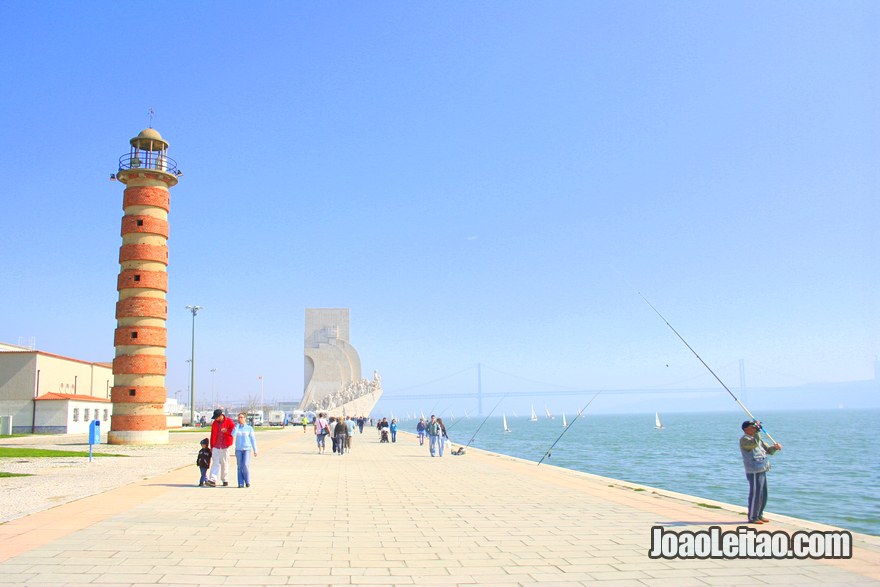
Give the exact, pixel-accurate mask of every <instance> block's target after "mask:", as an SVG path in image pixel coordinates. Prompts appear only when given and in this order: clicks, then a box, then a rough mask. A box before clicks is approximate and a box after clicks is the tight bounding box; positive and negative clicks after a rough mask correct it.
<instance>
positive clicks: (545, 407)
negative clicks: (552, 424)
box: [544, 405, 554, 420]
mask: <svg viewBox="0 0 880 587" xmlns="http://www.w3.org/2000/svg"><path fill="white" fill-rule="evenodd" d="M544 411H545V412H547V418H549V419H550V420H553V419H554V418H553V414H551V413H550V410H548V409H547V406H546V405H545V406H544Z"/></svg>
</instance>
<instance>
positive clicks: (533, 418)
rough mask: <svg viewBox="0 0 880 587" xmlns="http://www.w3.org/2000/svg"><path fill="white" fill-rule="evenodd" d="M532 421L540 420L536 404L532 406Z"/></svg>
mask: <svg viewBox="0 0 880 587" xmlns="http://www.w3.org/2000/svg"><path fill="white" fill-rule="evenodd" d="M529 420H531V421H532V422H537V421H538V414H536V413H535V406H532V417H531V418H529Z"/></svg>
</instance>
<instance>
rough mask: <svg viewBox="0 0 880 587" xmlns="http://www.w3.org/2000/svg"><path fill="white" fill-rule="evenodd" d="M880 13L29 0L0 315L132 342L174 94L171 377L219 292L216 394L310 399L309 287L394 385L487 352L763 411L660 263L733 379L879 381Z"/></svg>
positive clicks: (556, 386)
mask: <svg viewBox="0 0 880 587" xmlns="http://www.w3.org/2000/svg"><path fill="white" fill-rule="evenodd" d="M878 30H880V4H878V3H877V2H873V1H866V2H855V1H852V2H851V1H843V2H800V1H798V2H774V3H765V2H745V3H744V2H662V1H657V2H654V1H644V2H610V1H609V2H589V1H576V2H561V1H560V2H348V3H343V2H280V1H279V2H247V3H245V2H213V3H211V4H210V6H209V5H207V4H202V3H181V2H150V3H147V4H137V3H120V2H88V3H76V4H71V3H67V2H36V3H35V2H12V1H8V2H2V3H0V51H2V54H3V56H4V57H3V59H2V60H0V80H2V87H3V93H2V95H3V102H2V104H3V107H2V108H0V128H2V131H3V132H2V144H3V152H2V156H0V173H2V177H3V184H2V188H0V189H2V192H3V194H2V202H3V214H2V215H0V227H2V241H0V243H2V244H0V260H2V281H0V295H2V300H3V303H2V307H0V340H2V341H5V342H10V343H13V344H15V343H18V342H20V341H21V342H24V343H25V344H27V343H28V341H29V340H31V338H33V339H35V341H36V347H37V348H38V349H40V350H44V351H47V352H52V353H57V354H62V355H66V356H73V357H77V358H81V359H84V360H90V361H110V360H111V359H112V357H113V352H114V349H113V330H114V328H115V325H116V324H115V318H114V311H115V310H114V307H115V302H116V299H117V292H116V289H115V287H116V276H117V273H118V269H119V267H118V263H117V255H118V249H119V245H120V244H121V239H120V236H119V224H120V218H121V216H122V208H121V203H122V190H123V187H124V186H122V185H121V184H119V183H113V182H109V181H108V179H107V178H108V177H109V175H110V173H112V172H115V171H116V168H117V162H118V158H119V156H120V155H123V154H125V153H127V152H128V149H129V144H128V140H129V139H130V138H131V137H133V136H135V135H136V134H137V133H138V132H139V131H140V130H142V129H143V128H146V127H147V126H149V125H150V118H149V116H148V111H149V109H150V108H153V109H154V111H155V117H154V119H153V120H152V125H153V127H154V128H156V129H157V130H158V131H159V132H161V133H162V135H163V137H164V138H165V139H166V140H168V141H169V143H170V145H171V146H170V150H169V154H170V156H171V157H173V158H174V159H176V160H177V161H178V163H179V166H180V169H181V170H182V171H183V172H184V174H185V175H184V176H183V178H181V181H180V184H179V185H178V186H176V187H174V188H173V189H172V199H171V215H170V223H171V238H170V240H169V248H170V265H169V280H170V290H169V293H168V300H169V309H170V316H169V320H168V324H167V325H168V329H169V346H168V358H169V373H168V377H167V387H168V391H169V395H170V396H171V397H173V396H174V394H175V392H177V391H178V390H182V391H181V395H182V396H185V395H186V390H187V385H188V377H189V376H188V365H187V362H186V360H187V359H188V358H189V355H190V335H191V326H192V316H191V314H189V312H188V311H187V310H186V309H185V306H186V305H188V304H198V305H200V306H203V307H204V310H203V311H202V312H201V313H200V314H199V315H198V317H197V319H196V390H197V396H199V397H203V398H204V397H207V395H209V394H210V391H211V386H212V375H211V373H210V369H212V368H214V369H216V373H215V374H214V376H213V386H214V393H215V395H217V396H218V397H220V398H221V399H222V400H223V401H226V402H229V401H232V400H239V399H244V398H246V397H247V396H257V395H259V393H260V383H259V381H258V376H260V375H262V376H263V377H264V379H263V385H264V388H263V393H264V397H265V399H266V400H267V401H269V400H272V399H276V400H298V399H299V398H300V397H301V396H302V391H303V328H304V311H305V308H308V307H347V308H350V309H351V333H352V344H353V345H354V347H355V348H356V349H357V350H358V352H359V354H360V357H361V360H362V364H363V369H364V374H365V375H367V376H370V375H371V374H372V372H373V370H374V369H378V371H379V372H380V374H381V375H382V381H383V386H384V389H385V394H386V398H387V399H386V400H383V402H382V403H380V406H381V407H382V409H387V408H390V409H394V410H398V413H400V412H402V411H404V410H405V409H409V407H410V406H409V405H408V404H406V402H402V401H400V400H393V399H392V398H394V397H400V396H401V395H408V394H438V393H445V392H449V393H451V392H455V391H475V389H476V387H477V367H476V365H478V364H480V365H482V368H481V372H480V373H481V376H482V377H481V383H482V388H483V391H486V392H502V391H513V390H518V391H524V390H525V391H541V390H543V391H547V390H598V389H608V390H615V389H632V388H648V389H652V390H663V389H674V388H683V387H684V388H690V387H696V388H713V387H714V388H716V389H719V390H721V391H720V393H721V396H720V398H721V399H718V396H713V397H715V399H716V400H718V401H719V402H720V401H724V402H726V403H725V405H726V406H727V405H728V404H729V405H731V406H733V407H734V408H735V406H734V405H733V403H732V401H730V400H729V397H725V396H726V393H725V392H724V391H723V389H721V388H720V386H719V385H718V384H717V383H716V382H715V381H714V379H713V378H712V377H711V375H710V374H709V373H708V371H707V370H706V368H705V367H703V365H701V364H700V362H699V361H698V360H697V359H696V358H695V357H694V356H693V355H692V354H691V353H690V351H688V350H687V348H686V347H685V345H683V344H682V343H681V341H679V340H678V338H677V337H676V336H675V334H674V333H673V332H672V331H671V330H670V329H669V328H668V327H667V326H666V324H664V323H663V321H662V320H661V319H660V318H659V317H658V316H657V315H656V314H655V313H654V312H653V310H651V308H650V307H649V306H648V305H647V304H646V303H645V302H644V300H642V298H641V297H640V296H639V293H638V292H641V293H642V294H643V295H644V296H645V297H646V298H647V299H648V300H650V302H651V303H652V304H653V305H655V306H656V307H657V309H658V310H659V311H660V312H661V313H662V314H663V315H664V316H665V318H666V319H667V320H668V321H669V322H670V324H672V325H673V326H674V327H675V328H676V330H678V331H679V332H680V333H681V335H682V336H683V337H684V338H685V339H686V340H687V341H688V342H689V343H690V344H691V346H692V347H693V348H694V349H695V350H696V351H697V352H698V353H699V354H700V356H701V357H702V358H703V359H704V360H705V361H706V362H707V363H708V364H709V365H710V366H712V367H713V369H715V370H716V372H717V373H718V374H719V376H720V377H721V378H722V380H724V381H725V382H726V383H727V384H728V385H729V386H731V387H733V388H739V386H740V370H739V365H740V363H739V361H740V360H743V361H744V365H745V372H746V383H747V385H748V386H749V387H762V386H795V385H802V384H804V383H808V382H843V381H851V380H865V379H872V378H874V364H875V361H876V359H877V357H878V355H880V307H878V306H880V304H878V295H880V261H878V258H880V238H878V218H880V204H878V196H880V164H878V162H880V40H878V35H877V31H878ZM817 393H820V395H819V396H818V397H819V399H818V400H817V401H819V402H820V403H821V402H827V403H828V405H837V403H838V401H837V399H836V398H835V397H833V394H829V393H827V392H817ZM821 393H825V394H826V395H824V396H822V395H821ZM754 395H755V394H750V396H751V397H752V401H756V402H760V401H761V400H759V399H758V398H755V397H754ZM877 395H878V394H876V393H872V394H863V395H862V396H858V397H857V398H856V400H855V403H856V404H859V403H861V405H869V406H877V405H878V399H877ZM698 396H699V394H696V395H694V396H693V397H691V396H683V395H680V394H668V395H665V394H664V393H654V394H652V395H650V396H645V397H638V396H624V395H617V396H615V395H613V394H611V393H609V394H608V395H607V399H606V397H603V398H601V400H597V402H596V408H597V409H613V408H614V407H615V406H617V407H618V408H621V409H632V410H647V411H653V410H655V409H659V410H661V411H670V410H672V409H677V408H693V407H694V406H696V407H700V406H701V405H703V404H701V403H700V402H702V401H703V400H702V399H701V398H702V397H705V396H699V397H698ZM587 398H589V395H588V394H584V395H583V396H582V397H578V396H569V397H567V398H565V399H561V398H548V399H547V401H546V402H545V401H544V400H543V399H540V398H539V399H534V398H532V399H531V400H529V399H521V400H517V401H513V400H506V401H509V402H511V403H510V405H509V406H506V408H505V409H507V407H509V409H507V411H508V412H509V411H510V410H517V409H519V410H522V409H525V407H526V406H527V405H528V404H529V403H537V404H538V405H540V404H542V403H549V404H550V407H551V408H553V409H554V410H558V409H559V408H563V407H564V406H563V405H562V404H563V403H564V402H567V403H570V404H572V405H578V404H582V403H584V402H585V400H586V399H587ZM694 398H697V399H694ZM494 401H495V400H487V401H486V404H485V406H486V411H488V409H489V408H490V407H491V405H493V404H494ZM848 401H851V400H848ZM785 402H790V399H786V400H785ZM437 403H444V404H445V403H448V404H449V409H472V406H473V402H470V403H467V402H464V401H463V400H450V401H448V402H446V401H445V400H429V401H427V402H424V401H423V402H418V405H419V406H421V407H422V409H424V410H425V411H427V410H428V409H430V408H431V407H433V406H434V405H436V404H437ZM429 404H430V405H429ZM600 404H601V405H600ZM415 405H416V404H413V407H414V406H415ZM768 405H769V404H768ZM822 405H824V404H822ZM404 406H406V407H404ZM790 406H791V404H790V403H787V407H790ZM707 407H708V405H707ZM439 409H445V406H444V407H441V408H438V410H439ZM564 409H569V408H568V407H564Z"/></svg>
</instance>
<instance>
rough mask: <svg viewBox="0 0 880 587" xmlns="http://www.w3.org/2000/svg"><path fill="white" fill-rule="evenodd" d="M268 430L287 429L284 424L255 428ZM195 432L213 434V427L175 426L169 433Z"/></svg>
mask: <svg viewBox="0 0 880 587" xmlns="http://www.w3.org/2000/svg"><path fill="white" fill-rule="evenodd" d="M267 430H285V428H284V426H257V427H256V428H254V432H265V431H267ZM193 432H201V433H202V434H205V435H206V436H211V427H210V426H204V427H202V428H191V427H189V426H186V427H184V428H175V429H173V430H169V431H168V433H169V434H191V433H193Z"/></svg>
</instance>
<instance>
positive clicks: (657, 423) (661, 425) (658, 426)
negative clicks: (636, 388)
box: [654, 412, 663, 430]
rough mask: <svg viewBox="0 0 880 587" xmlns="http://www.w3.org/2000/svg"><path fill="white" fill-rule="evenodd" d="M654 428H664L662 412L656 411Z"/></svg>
mask: <svg viewBox="0 0 880 587" xmlns="http://www.w3.org/2000/svg"><path fill="white" fill-rule="evenodd" d="M654 428H656V429H657V430H663V424H661V423H660V413H659V412H654Z"/></svg>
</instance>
